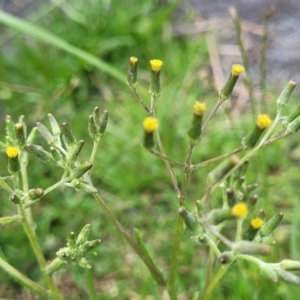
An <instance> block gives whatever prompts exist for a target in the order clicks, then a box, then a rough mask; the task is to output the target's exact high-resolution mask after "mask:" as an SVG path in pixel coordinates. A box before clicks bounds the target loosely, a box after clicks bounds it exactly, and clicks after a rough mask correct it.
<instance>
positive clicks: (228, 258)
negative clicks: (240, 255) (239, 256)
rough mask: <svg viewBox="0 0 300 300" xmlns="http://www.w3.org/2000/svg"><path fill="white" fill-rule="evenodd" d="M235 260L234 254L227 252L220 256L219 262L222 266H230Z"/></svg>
mask: <svg viewBox="0 0 300 300" xmlns="http://www.w3.org/2000/svg"><path fill="white" fill-rule="evenodd" d="M234 259H235V257H234V254H233V253H232V252H230V251H225V252H223V253H221V254H220V256H219V262H220V263H221V264H222V265H225V264H230V263H232V262H233V261H234Z"/></svg>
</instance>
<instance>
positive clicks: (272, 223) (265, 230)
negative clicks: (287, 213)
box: [260, 212, 283, 237]
mask: <svg viewBox="0 0 300 300" xmlns="http://www.w3.org/2000/svg"><path fill="white" fill-rule="evenodd" d="M282 218H283V213H282V212H280V213H277V214H275V215H274V216H273V217H272V218H271V219H270V220H268V221H267V222H266V223H265V224H264V225H263V226H262V228H261V229H260V235H261V236H262V237H265V236H268V235H270V234H271V233H272V232H273V231H274V230H275V228H276V227H277V226H278V224H279V223H280V221H281V220H282Z"/></svg>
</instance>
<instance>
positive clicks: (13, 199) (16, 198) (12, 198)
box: [9, 193, 21, 204]
mask: <svg viewBox="0 0 300 300" xmlns="http://www.w3.org/2000/svg"><path fill="white" fill-rule="evenodd" d="M9 200H10V201H11V202H12V203H14V204H20V202H21V200H20V197H19V196H18V195H17V194H15V193H13V194H12V195H11V196H10V197H9Z"/></svg>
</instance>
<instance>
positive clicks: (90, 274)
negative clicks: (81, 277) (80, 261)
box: [85, 269, 98, 300]
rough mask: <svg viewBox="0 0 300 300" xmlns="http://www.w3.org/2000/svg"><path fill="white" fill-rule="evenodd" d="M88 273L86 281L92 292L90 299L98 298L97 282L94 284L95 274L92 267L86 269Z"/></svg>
mask: <svg viewBox="0 0 300 300" xmlns="http://www.w3.org/2000/svg"><path fill="white" fill-rule="evenodd" d="M85 274H86V281H87V286H88V290H89V293H90V298H89V299H90V300H97V299H98V297H97V292H96V289H95V284H94V276H93V272H92V269H86V271H85Z"/></svg>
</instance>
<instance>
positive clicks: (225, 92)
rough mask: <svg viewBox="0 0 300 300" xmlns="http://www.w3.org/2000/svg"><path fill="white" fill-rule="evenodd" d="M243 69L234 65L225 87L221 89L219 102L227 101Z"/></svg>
mask: <svg viewBox="0 0 300 300" xmlns="http://www.w3.org/2000/svg"><path fill="white" fill-rule="evenodd" d="M244 70H245V68H244V67H243V66H241V65H238V64H234V65H232V68H231V73H230V76H229V78H228V80H227V82H226V84H225V86H224V87H223V88H222V89H221V91H220V93H219V98H220V100H221V101H225V100H227V99H228V98H229V97H230V96H231V94H232V91H233V88H234V86H235V84H236V82H237V80H238V78H239V76H240V74H241V73H243V72H244Z"/></svg>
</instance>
